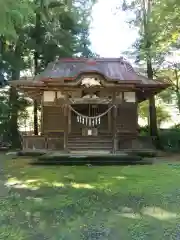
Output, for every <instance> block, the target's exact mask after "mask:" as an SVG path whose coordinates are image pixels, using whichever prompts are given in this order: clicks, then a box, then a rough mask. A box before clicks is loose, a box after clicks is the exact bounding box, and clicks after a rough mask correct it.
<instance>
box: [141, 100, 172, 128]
mask: <svg viewBox="0 0 180 240" xmlns="http://www.w3.org/2000/svg"><path fill="white" fill-rule="evenodd" d="M139 116H140V117H141V118H142V119H144V120H147V122H148V119H149V103H148V101H144V102H142V103H141V104H139ZM156 117H157V124H158V127H160V126H161V124H162V123H164V122H168V121H170V120H171V115H170V113H169V112H168V111H167V110H166V109H165V108H164V107H163V106H162V105H157V106H156Z"/></svg>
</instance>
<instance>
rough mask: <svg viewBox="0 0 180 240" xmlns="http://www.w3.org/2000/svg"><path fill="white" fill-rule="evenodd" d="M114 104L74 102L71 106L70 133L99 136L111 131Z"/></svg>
mask: <svg viewBox="0 0 180 240" xmlns="http://www.w3.org/2000/svg"><path fill="white" fill-rule="evenodd" d="M112 108H113V107H112V106H108V105H106V104H74V105H71V106H70V110H71V114H70V122H71V124H70V125H71V127H70V133H81V134H82V136H98V135H99V134H100V133H108V132H110V131H111V110H112Z"/></svg>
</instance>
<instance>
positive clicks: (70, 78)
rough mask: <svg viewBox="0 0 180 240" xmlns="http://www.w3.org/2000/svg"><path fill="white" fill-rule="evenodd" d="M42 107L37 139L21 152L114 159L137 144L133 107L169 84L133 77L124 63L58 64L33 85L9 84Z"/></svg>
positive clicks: (24, 145) (69, 61)
mask: <svg viewBox="0 0 180 240" xmlns="http://www.w3.org/2000/svg"><path fill="white" fill-rule="evenodd" d="M11 85H12V86H14V87H17V89H19V90H20V91H23V92H24V93H26V94H27V96H28V97H30V98H32V99H36V100H37V101H38V104H39V105H40V106H41V129H40V132H39V135H31V136H27V135H26V136H23V143H22V148H23V149H24V150H25V149H26V150H27V149H31V150H33V149H36V150H37V149H39V150H57V151H63V152H66V153H69V152H76V151H83V152H84V151H106V152H108V153H111V154H112V153H116V152H117V151H120V150H121V149H131V148H132V144H133V142H134V140H136V139H137V138H138V113H137V107H138V103H139V102H142V101H144V100H146V99H148V98H149V97H150V96H152V95H155V94H157V93H159V92H160V91H162V90H164V89H166V88H167V87H168V86H169V83H167V82H165V81H162V80H151V79H148V78H146V77H145V76H142V75H139V74H138V73H136V72H135V70H134V69H133V67H132V66H131V65H130V63H129V62H128V61H127V60H125V59H124V58H98V59H86V58H85V59H84V58H74V59H59V60H57V59H56V60H55V61H54V62H51V63H49V64H48V66H47V68H46V69H45V70H44V71H43V72H41V73H40V74H39V75H37V76H35V78H34V79H30V80H29V79H28V78H27V79H20V80H14V81H12V82H11Z"/></svg>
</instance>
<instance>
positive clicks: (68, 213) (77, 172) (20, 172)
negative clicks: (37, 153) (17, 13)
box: [0, 155, 180, 240]
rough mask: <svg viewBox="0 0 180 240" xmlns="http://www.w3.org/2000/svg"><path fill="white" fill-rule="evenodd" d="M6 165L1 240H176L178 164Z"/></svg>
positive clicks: (179, 216) (179, 221)
mask: <svg viewBox="0 0 180 240" xmlns="http://www.w3.org/2000/svg"><path fill="white" fill-rule="evenodd" d="M0 157H1V161H5V160H6V161H5V165H4V167H5V175H6V182H5V184H6V185H8V186H9V189H10V191H9V194H8V195H7V197H5V198H1V200H0V202H1V214H0V239H4V240H5V239H6V240H9V239H10V240H23V239H26V240H43V239H51V240H61V239H62V240H95V239H102V240H106V239H108V240H120V239H122V240H126V239H129V240H131V239H133V240H134V239H137V240H141V239H143V240H144V239H151V240H152V239H153V240H156V239H157V240H161V239H162V240H165V239H168V240H169V239H180V164H179V163H177V162H176V163H172V164H171V165H168V163H165V162H164V163H157V164H155V165H152V166H150V165H149V166H106V167H97V166H94V167H93V166H92V167H87V166H78V167H75V166H72V167H70V166H66V167H65V166H30V165H28V160H27V159H24V158H20V159H10V157H7V156H3V155H1V156H0Z"/></svg>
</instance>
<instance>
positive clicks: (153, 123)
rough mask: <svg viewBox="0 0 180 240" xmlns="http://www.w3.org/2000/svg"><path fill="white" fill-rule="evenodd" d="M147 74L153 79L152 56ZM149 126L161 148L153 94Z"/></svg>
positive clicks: (150, 101)
mask: <svg viewBox="0 0 180 240" xmlns="http://www.w3.org/2000/svg"><path fill="white" fill-rule="evenodd" d="M147 76H148V78H149V79H153V69H152V62H151V58H150V57H149V58H148V59H147ZM149 128H150V136H151V137H152V139H153V143H154V145H155V146H156V147H157V148H161V146H160V141H159V136H158V127H157V116H156V104H155V97H154V96H151V97H150V98H149Z"/></svg>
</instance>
